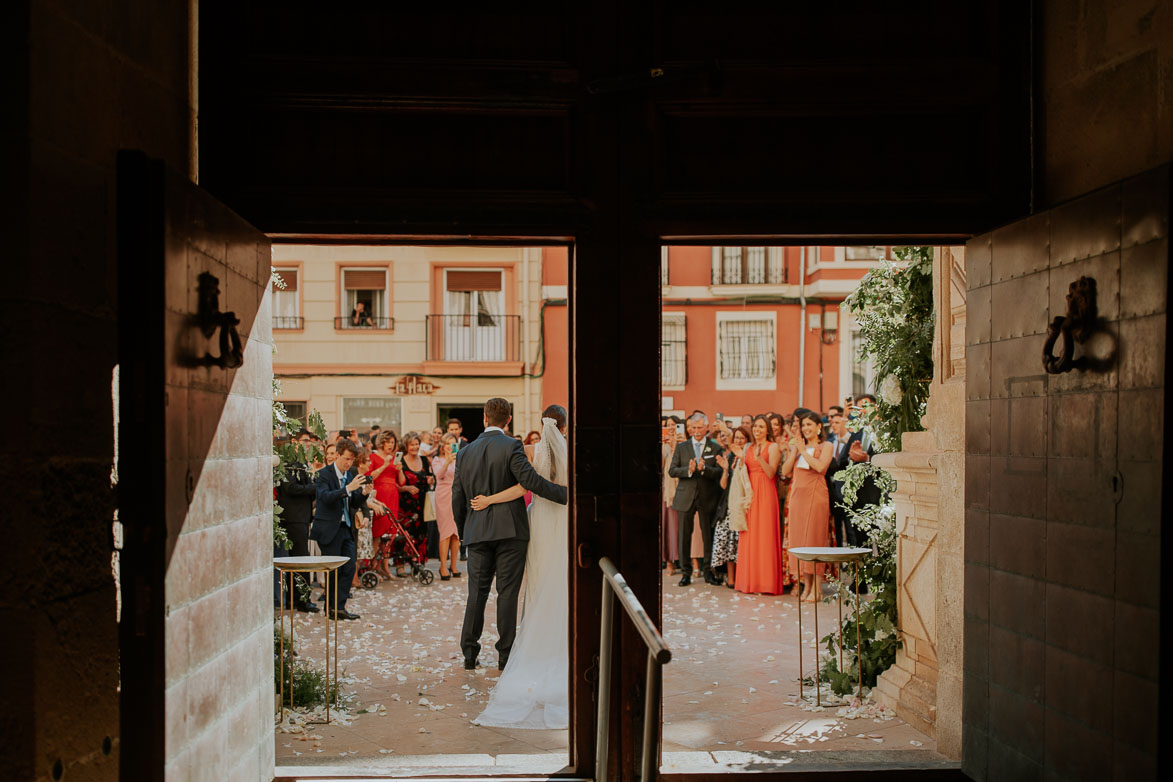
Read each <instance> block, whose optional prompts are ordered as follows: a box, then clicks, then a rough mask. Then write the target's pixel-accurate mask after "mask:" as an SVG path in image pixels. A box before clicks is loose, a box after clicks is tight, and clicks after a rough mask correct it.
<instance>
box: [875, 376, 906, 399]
mask: <svg viewBox="0 0 1173 782" xmlns="http://www.w3.org/2000/svg"><path fill="white" fill-rule="evenodd" d="M880 397H881V398H882V399H883V400H884V401H885V402H887V403H888V404H890V405H891V406H892V407H897V406H899V405H900V403H901V402H902V401H903V400H904V390H903V389H902V388H901V387H900V379H899V378H898V377H896V374H895V373H891V374H889V375H886V376H885V377H884V381H883V382H882V383H880Z"/></svg>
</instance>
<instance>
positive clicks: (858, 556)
mask: <svg viewBox="0 0 1173 782" xmlns="http://www.w3.org/2000/svg"><path fill="white" fill-rule="evenodd" d="M786 551H787V553H789V554H793V555H794V556H795V558H797V559H798V560H799V566H798V571H799V576H800V577H801V575H802V564H801V563H802V562H810V563H812V568H813V565H814V563H818V562H823V563H831V564H844V563H847V562H851V563H853V564H854V566H855V568H854V573H855V579H854V581H855V659H856V661H858V663H859V687H858V689H857V690H856V695H857V696H858V697H860V698H862V697H863V654H861V649H860V648H859V563H860V562H861V561H863V558H864V557H866V556H868V555H869V554H871V553H872V550H871V549H870V548H851V547H848V546H804V547H801V548H791V549H786ZM839 578H840V581H839V584H840V586H842V584H843V581H842V578H843V574H842V573H840V574H839ZM801 580H802V579H801V578H800V579H799V581H800V582H801ZM816 581H817V579H816ZM800 593H801V590H800V589H799V588H798V586H797V585H795V587H794V596H795V598H796V599H797V600H798V698H799V700H802V699H803V694H802V646H803V640H802V597H801V594H800ZM836 593H837V594H838V596H839V670H840V671H842V670H843V590H842V589H841V588H840V589H837V590H836ZM822 599H823V598H822V595H818V596H817V597H816V598H815V602H814V606H813V607H814V614H815V678H814V682H815V704H816V705H818V706H822V705H823V693H822V690H821V689H820V688H819V644H820V643H821V642H822V639H820V638H819V603H821V602H822Z"/></svg>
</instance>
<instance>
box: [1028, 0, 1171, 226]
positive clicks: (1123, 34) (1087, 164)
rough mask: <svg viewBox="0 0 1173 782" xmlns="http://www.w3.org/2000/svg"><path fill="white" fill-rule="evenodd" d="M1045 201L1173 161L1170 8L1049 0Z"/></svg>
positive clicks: (1042, 130)
mask: <svg viewBox="0 0 1173 782" xmlns="http://www.w3.org/2000/svg"><path fill="white" fill-rule="evenodd" d="M1039 5H1040V6H1041V9H1042V10H1041V15H1042V19H1041V24H1040V25H1039V29H1040V30H1041V40H1040V41H1039V48H1040V51H1041V63H1040V69H1041V77H1042V79H1041V80H1042V83H1041V85H1039V88H1038V96H1039V101H1038V105H1039V108H1040V111H1039V113H1038V116H1037V126H1038V128H1039V133H1038V137H1037V139H1036V143H1037V144H1038V146H1039V151H1040V153H1041V154H1040V156H1039V160H1040V162H1041V180H1042V181H1041V182H1040V184H1041V193H1040V195H1041V199H1039V204H1040V205H1046V206H1051V205H1054V204H1057V203H1060V202H1062V201H1066V200H1068V199H1070V198H1074V197H1075V196H1078V195H1082V194H1083V193H1088V192H1090V191H1092V190H1095V189H1096V188H1097V187H1103V186H1104V185H1107V184H1109V183H1112V182H1118V181H1120V180H1121V179H1124V178H1125V177H1129V176H1133V175H1135V174H1139V173H1141V172H1142V171H1146V170H1148V169H1150V168H1153V167H1154V166H1158V165H1160V164H1162V163H1166V162H1168V161H1170V160H1173V5H1170V4H1169V3H1168V2H1162V0H1128V1H1127V2H1123V1H1122V0H1084V1H1083V2H1072V0H1044V2H1043V3H1041V4H1039Z"/></svg>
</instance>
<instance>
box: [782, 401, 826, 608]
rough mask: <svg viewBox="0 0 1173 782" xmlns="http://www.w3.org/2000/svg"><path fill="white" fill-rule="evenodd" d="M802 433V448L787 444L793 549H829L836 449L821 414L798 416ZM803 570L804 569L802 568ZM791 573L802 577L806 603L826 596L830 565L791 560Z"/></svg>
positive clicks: (795, 441)
mask: <svg viewBox="0 0 1173 782" xmlns="http://www.w3.org/2000/svg"><path fill="white" fill-rule="evenodd" d="M798 423H799V425H800V427H801V429H800V431H801V433H802V435H801V440H802V443H801V445H800V443H799V439H800V438H797V437H794V438H791V439H790V441H789V442H788V443H787V449H786V462H785V463H784V464H783V465H782V473H783V474H785V475H793V476H794V480H793V483H792V484H791V489H790V501H789V505H790V515H789V517H788V519H787V521H788V522H789V527H790V529H789V532H790V546H791V547H793V548H801V547H803V546H826V545H829V544H830V540H831V538H830V534H831V498H830V496H829V495H828V493H827V480H826V478H824V477H823V476H824V474H825V473H826V472H827V466H828V465H829V464H830V463H831V456H832V453H833V452H834V449H833V448H832V447H831V445H830V443H825V442H823V422H822V419H820V418H819V416H818V414H816V413H812V412H810V411H809V410H808V411H806V412H804V413H802V414H801V415H799V416H798ZM800 567H801V569H800ZM790 570H791V572H793V573H798V574H799V588H801V589H803V590H804V591H805V592H806V595H805V596H804V597H803V601H804V602H807V603H813V602H815V601H816V600H818V598H819V595H821V594H822V587H823V574H824V572H825V571H826V565H824V564H822V563H818V564H817V565H816V563H814V562H799V560H798V557H795V556H793V555H792V556H791V557H790Z"/></svg>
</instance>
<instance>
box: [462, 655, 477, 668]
mask: <svg viewBox="0 0 1173 782" xmlns="http://www.w3.org/2000/svg"><path fill="white" fill-rule="evenodd" d="M476 669H477V661H476V660H470V659H468V658H467V657H466V658H465V659H464V670H466V671H475V670H476Z"/></svg>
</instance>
